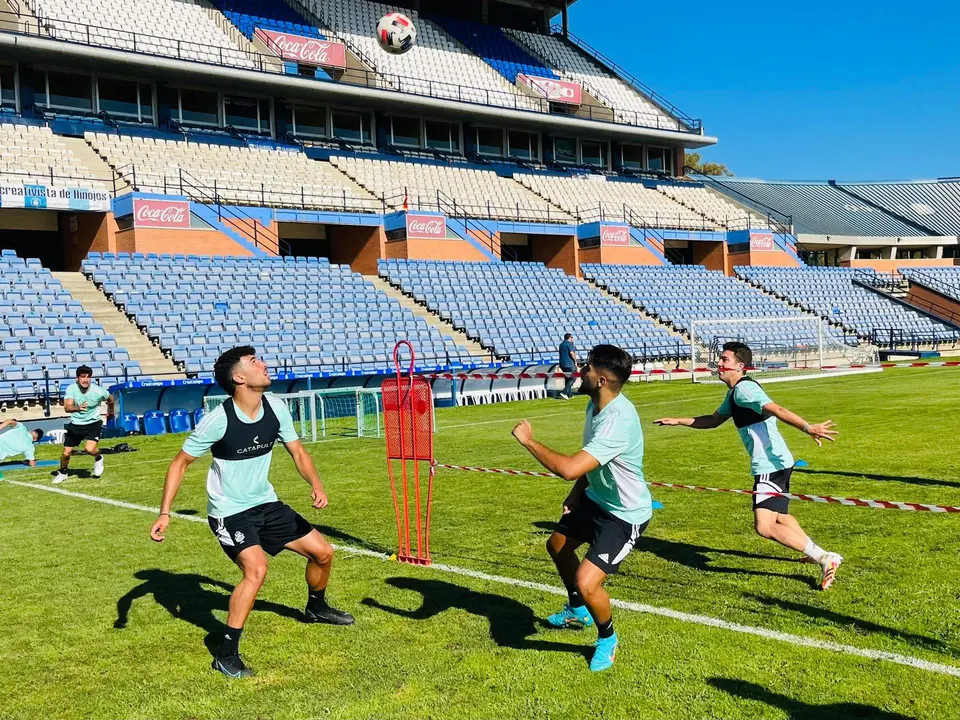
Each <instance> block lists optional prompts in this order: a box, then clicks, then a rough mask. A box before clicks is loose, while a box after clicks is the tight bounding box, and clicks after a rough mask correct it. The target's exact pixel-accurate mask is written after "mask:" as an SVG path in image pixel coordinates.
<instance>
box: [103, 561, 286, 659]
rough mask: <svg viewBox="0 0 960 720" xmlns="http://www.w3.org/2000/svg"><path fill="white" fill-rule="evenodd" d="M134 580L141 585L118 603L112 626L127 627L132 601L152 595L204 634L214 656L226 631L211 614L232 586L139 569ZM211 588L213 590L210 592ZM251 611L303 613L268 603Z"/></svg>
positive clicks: (227, 597)
mask: <svg viewBox="0 0 960 720" xmlns="http://www.w3.org/2000/svg"><path fill="white" fill-rule="evenodd" d="M134 577H135V578H137V579H138V580H142V581H143V582H142V583H140V584H139V585H137V586H136V587H135V588H133V589H132V590H130V592H128V593H127V594H126V595H124V596H123V597H122V598H120V599H119V600H117V619H116V620H115V621H114V623H113V627H115V628H116V629H118V630H122V629H123V628H125V627H127V623H128V621H129V617H130V607H131V605H133V601H134V600H136V599H138V598H142V597H146V596H148V595H153V599H154V600H155V601H156V602H157V604H159V605H160V606H161V607H162V608H163V609H164V610H166V611H167V612H168V613H170V615H171V616H172V617H175V618H177V619H179V620H184V621H186V622H188V623H190V624H191V625H196V626H197V627H198V628H200V629H201V630H203V631H204V632H206V633H207V635H206V637H205V638H204V641H203V643H204V645H206V647H207V650H209V651H210V654H211V655H214V654H216V651H217V646H218V645H219V642H220V639H221V637H222V636H223V633H224V631H225V630H226V627H227V626H226V625H225V624H224V623H222V622H220V621H219V620H218V619H217V617H216V615H214V611H216V610H220V611H223V612H226V611H227V610H228V606H229V602H230V593H231V592H233V586H232V585H229V584H227V583H225V582H222V581H220V580H214V579H212V578H209V577H207V576H205V575H194V574H191V573H175V572H169V571H167V570H159V569H152V570H140V571H138V572H137V573H135V574H134ZM211 587H213V588H215V589H213V590H211V589H210V588H211ZM253 609H254V610H260V611H262V612H272V613H275V614H276V615H280V616H281V617H286V618H290V619H291V620H300V621H302V620H303V613H302V612H300V611H299V610H296V609H294V608H291V607H287V606H286V605H279V604H277V603H272V602H269V601H267V600H257V602H256V604H255V605H254V606H253Z"/></svg>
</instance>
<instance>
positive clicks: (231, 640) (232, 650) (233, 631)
mask: <svg viewBox="0 0 960 720" xmlns="http://www.w3.org/2000/svg"><path fill="white" fill-rule="evenodd" d="M242 634H243V628H232V627H230V626H229V625H227V631H226V632H225V633H224V634H223V642H222V643H220V649H219V650H218V651H217V655H221V656H225V655H236V654H237V653H238V652H240V636H241V635H242Z"/></svg>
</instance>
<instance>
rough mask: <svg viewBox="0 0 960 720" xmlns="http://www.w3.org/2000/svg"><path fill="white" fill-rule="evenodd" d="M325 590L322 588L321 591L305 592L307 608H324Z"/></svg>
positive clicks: (325, 602) (325, 603)
mask: <svg viewBox="0 0 960 720" xmlns="http://www.w3.org/2000/svg"><path fill="white" fill-rule="evenodd" d="M326 595H327V589H326V588H323V589H322V590H308V591H307V607H310V608H325V607H326V606H327V597H326Z"/></svg>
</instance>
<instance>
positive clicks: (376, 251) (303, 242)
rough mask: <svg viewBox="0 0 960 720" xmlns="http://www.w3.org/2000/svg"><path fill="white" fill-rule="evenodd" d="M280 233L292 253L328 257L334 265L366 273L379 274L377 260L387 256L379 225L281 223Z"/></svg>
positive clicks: (382, 233)
mask: <svg viewBox="0 0 960 720" xmlns="http://www.w3.org/2000/svg"><path fill="white" fill-rule="evenodd" d="M277 233H278V235H279V237H280V240H281V241H283V242H285V243H286V244H287V245H288V246H289V249H290V254H291V255H294V256H296V257H318V258H326V259H327V260H329V261H330V262H331V263H334V264H338V265H349V266H350V269H351V270H353V271H354V272H358V273H361V274H363V275H376V273H377V261H378V260H380V259H381V258H382V257H385V255H384V243H385V237H384V232H383V227H382V226H380V225H376V226H367V225H325V224H321V223H294V222H280V223H277Z"/></svg>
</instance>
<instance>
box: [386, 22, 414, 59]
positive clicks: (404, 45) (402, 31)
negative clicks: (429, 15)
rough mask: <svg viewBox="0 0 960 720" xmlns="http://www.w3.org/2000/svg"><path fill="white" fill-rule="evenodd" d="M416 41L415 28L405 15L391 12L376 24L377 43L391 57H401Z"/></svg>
mask: <svg viewBox="0 0 960 720" xmlns="http://www.w3.org/2000/svg"><path fill="white" fill-rule="evenodd" d="M416 41H417V28H416V27H414V25H413V22H412V21H411V20H410V18H408V17H407V16H406V15H403V14H402V13H398V12H393V13H388V14H387V15H384V16H383V17H382V18H380V22H378V23H377V42H378V43H380V47H382V48H383V49H384V50H386V51H387V52H388V53H390V54H392V55H402V54H403V53H405V52H407V51H408V50H409V49H410V48H412V47H413V45H414V43H415V42H416Z"/></svg>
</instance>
